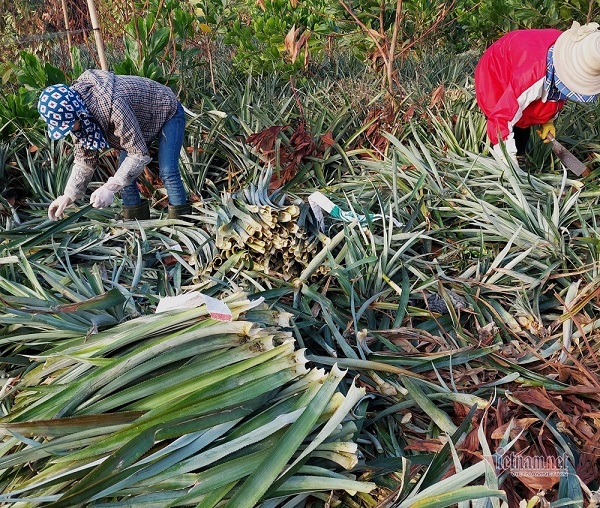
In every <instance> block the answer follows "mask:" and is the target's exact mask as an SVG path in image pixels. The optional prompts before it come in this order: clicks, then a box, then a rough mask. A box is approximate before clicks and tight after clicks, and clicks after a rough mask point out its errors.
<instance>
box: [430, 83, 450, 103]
mask: <svg viewBox="0 0 600 508" xmlns="http://www.w3.org/2000/svg"><path fill="white" fill-rule="evenodd" d="M445 96H446V88H445V87H444V85H443V84H441V85H439V86H438V87H437V88H436V89H435V90H434V91H433V92H431V99H430V101H429V106H430V107H432V108H434V107H436V106H439V105H440V104H442V103H443V102H444V97H445Z"/></svg>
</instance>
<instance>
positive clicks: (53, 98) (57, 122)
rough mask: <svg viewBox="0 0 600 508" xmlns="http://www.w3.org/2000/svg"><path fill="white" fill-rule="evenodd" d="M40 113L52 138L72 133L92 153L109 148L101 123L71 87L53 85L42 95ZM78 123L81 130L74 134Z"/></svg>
mask: <svg viewBox="0 0 600 508" xmlns="http://www.w3.org/2000/svg"><path fill="white" fill-rule="evenodd" d="M38 111H39V113H40V115H41V116H42V118H43V119H44V120H45V121H46V123H47V124H48V136H49V137H50V138H51V139H55V140H56V139H61V138H64V137H65V136H66V135H67V134H69V132H72V134H73V135H74V136H75V137H76V138H77V139H78V140H79V141H81V144H82V145H83V146H84V147H85V148H88V149H90V150H101V149H103V148H108V146H109V145H108V142H107V141H106V138H105V137H104V134H103V132H102V129H101V128H100V126H99V125H98V122H96V120H95V119H94V117H93V116H92V115H91V113H90V112H89V110H88V108H87V106H86V105H85V102H83V99H82V98H81V96H80V95H79V94H78V93H77V92H76V91H75V90H73V89H72V88H70V87H69V86H67V85H62V84H59V85H51V86H49V87H47V88H46V89H45V90H44V91H43V92H42V93H41V95H40V99H39V101H38ZM75 120H79V125H80V128H79V130H78V131H77V132H74V131H73V125H74V124H75Z"/></svg>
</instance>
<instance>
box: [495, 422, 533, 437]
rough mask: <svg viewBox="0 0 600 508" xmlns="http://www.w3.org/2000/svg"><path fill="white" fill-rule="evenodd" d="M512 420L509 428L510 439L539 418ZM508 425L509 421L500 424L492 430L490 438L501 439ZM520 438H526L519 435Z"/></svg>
mask: <svg viewBox="0 0 600 508" xmlns="http://www.w3.org/2000/svg"><path fill="white" fill-rule="evenodd" d="M512 421H513V426H512V428H511V430H510V439H514V438H516V437H517V436H518V435H519V433H520V432H522V431H523V432H524V431H526V430H527V429H528V428H529V427H531V425H533V424H534V423H536V422H539V421H540V420H539V418H519V419H516V420H512ZM509 425H510V422H508V423H505V424H504V425H500V427H498V428H497V429H495V430H494V432H492V435H491V438H492V439H502V437H503V436H504V434H505V433H506V429H507V428H508V426H509ZM521 439H526V437H525V436H524V435H522V436H521Z"/></svg>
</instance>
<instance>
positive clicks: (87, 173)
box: [65, 70, 179, 198]
mask: <svg viewBox="0 0 600 508" xmlns="http://www.w3.org/2000/svg"><path fill="white" fill-rule="evenodd" d="M71 88H73V89H74V90H76V91H77V92H78V93H79V95H80V96H81V98H82V99H83V101H84V102H85V104H86V106H87V107H88V109H89V111H90V113H91V114H92V116H93V117H94V119H95V120H96V122H98V124H99V125H100V127H101V129H102V132H103V133H104V136H105V138H106V140H107V141H108V144H109V145H110V146H111V147H112V148H116V149H118V150H125V151H126V152H127V155H128V159H129V160H130V161H134V160H135V163H134V164H133V165H128V166H127V170H126V173H125V174H124V175H122V176H123V180H124V181H125V182H126V183H129V182H130V181H132V180H134V179H135V178H136V177H137V176H138V175H139V173H141V172H142V171H143V169H144V163H147V162H149V160H150V157H149V155H148V153H149V150H148V145H149V144H150V142H152V141H153V140H154V138H156V136H157V135H158V133H159V132H160V130H161V129H162V127H163V125H164V124H165V122H166V121H167V120H169V119H170V118H171V117H172V116H173V115H174V114H175V112H176V111H177V105H178V104H179V101H178V99H177V97H176V96H175V94H174V93H173V91H172V90H171V89H170V88H168V87H166V86H164V85H161V84H160V83H157V82H156V81H152V80H151V79H148V78H142V77H139V76H121V75H115V74H113V73H112V72H107V71H101V70H89V71H86V72H84V73H83V74H82V75H81V76H80V77H79V78H78V79H77V80H76V81H75V82H74V83H73V84H72V85H71ZM73 141H74V146H75V160H74V166H73V171H72V172H71V176H70V178H69V182H67V188H66V189H65V191H66V192H65V193H66V194H67V195H69V196H71V197H73V198H75V197H77V196H81V195H83V194H84V192H85V189H86V188H87V185H88V183H89V182H90V180H91V178H92V175H93V173H94V169H95V167H96V165H97V163H98V155H99V153H98V150H91V149H88V148H85V147H84V146H83V145H82V143H81V141H80V140H78V139H77V138H76V137H75V136H73ZM132 166H133V168H135V171H134V172H133V173H137V174H133V173H132V172H131V167H132ZM121 167H123V165H122V166H121ZM124 169H125V168H124Z"/></svg>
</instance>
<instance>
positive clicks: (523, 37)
mask: <svg viewBox="0 0 600 508" xmlns="http://www.w3.org/2000/svg"><path fill="white" fill-rule="evenodd" d="M561 33H562V32H561V31H560V30H555V29H552V28H549V29H543V30H538V29H531V30H515V31H514V32H509V33H507V34H506V35H504V36H503V37H501V38H500V39H498V40H497V41H496V42H494V43H493V44H492V45H491V46H490V47H489V48H488V49H487V50H486V51H485V52H484V54H483V56H482V57H481V60H480V61H479V63H478V64H477V67H476V68H475V94H476V97H477V103H478V104H479V107H480V108H481V109H482V111H483V112H484V113H485V116H486V117H487V133H488V137H489V138H490V141H491V143H492V144H493V145H496V144H498V141H499V138H502V139H503V140H506V139H507V138H509V137H512V136H511V134H512V132H513V126H517V127H522V128H525V127H530V126H532V125H537V124H543V123H545V122H547V121H548V120H551V119H552V118H554V117H555V116H556V115H557V113H558V112H559V111H560V109H561V108H562V107H563V105H564V103H565V101H548V102H546V92H545V90H544V81H545V78H546V57H547V54H548V49H549V48H550V46H552V45H553V44H554V43H555V42H556V39H558V36H559V35H560V34H561Z"/></svg>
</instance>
